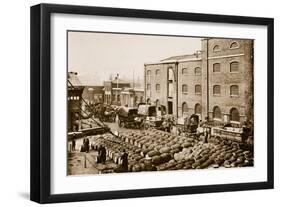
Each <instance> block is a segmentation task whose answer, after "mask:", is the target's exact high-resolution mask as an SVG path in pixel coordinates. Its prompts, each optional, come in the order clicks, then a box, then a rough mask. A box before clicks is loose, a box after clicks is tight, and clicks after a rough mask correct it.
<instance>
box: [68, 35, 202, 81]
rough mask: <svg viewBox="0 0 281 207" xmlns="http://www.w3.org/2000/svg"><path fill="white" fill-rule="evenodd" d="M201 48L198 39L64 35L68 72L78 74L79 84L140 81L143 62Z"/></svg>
mask: <svg viewBox="0 0 281 207" xmlns="http://www.w3.org/2000/svg"><path fill="white" fill-rule="evenodd" d="M200 49H201V39H200V38H190V37H171V36H151V35H129V34H110V33H94V32H69V33H68V71H75V72H78V75H79V78H80V80H81V82H82V83H83V84H87V85H101V84H102V83H103V81H104V80H108V79H109V76H110V74H113V75H114V76H115V75H116V74H117V73H119V75H120V78H130V79H132V78H133V71H134V75H135V79H137V78H138V77H139V78H141V79H142V78H143V71H144V63H149V62H158V61H160V60H162V59H165V58H168V57H170V56H174V55H184V54H192V53H194V52H195V51H196V50H200Z"/></svg>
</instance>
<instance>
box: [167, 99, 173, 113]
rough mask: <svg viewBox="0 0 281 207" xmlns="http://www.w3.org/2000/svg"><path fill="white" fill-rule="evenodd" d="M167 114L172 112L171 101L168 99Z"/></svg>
mask: <svg viewBox="0 0 281 207" xmlns="http://www.w3.org/2000/svg"><path fill="white" fill-rule="evenodd" d="M168 114H173V102H172V101H168Z"/></svg>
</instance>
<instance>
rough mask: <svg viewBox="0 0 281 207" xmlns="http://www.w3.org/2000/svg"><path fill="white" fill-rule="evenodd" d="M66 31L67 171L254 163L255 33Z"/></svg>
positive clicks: (86, 172) (83, 172)
mask: <svg viewBox="0 0 281 207" xmlns="http://www.w3.org/2000/svg"><path fill="white" fill-rule="evenodd" d="M66 35H67V48H66V50H67V59H66V61H67V137H66V139H67V175H69V176H71V175H94V174H107V173H134V172H150V171H172V170H195V171H197V170H201V169H205V170H206V169H207V170H212V169H214V170H223V169H224V168H237V169H238V168H242V167H254V130H253V129H254V78H253V74H254V40H253V39H239V38H237V39H235V38H228V37H223V38H222V37H191V36H190V37H189V36H173V35H170V36H168V35H155V34H133V33H132V34H130V33H109V32H99V31H75V30H69V31H67V34H66ZM155 173H158V172H155Z"/></svg>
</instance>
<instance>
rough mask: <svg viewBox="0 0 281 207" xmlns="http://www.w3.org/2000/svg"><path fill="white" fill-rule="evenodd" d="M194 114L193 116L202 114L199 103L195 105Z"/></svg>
mask: <svg viewBox="0 0 281 207" xmlns="http://www.w3.org/2000/svg"><path fill="white" fill-rule="evenodd" d="M194 112H195V114H200V115H201V113H202V107H201V105H200V104H199V103H197V104H195V107H194Z"/></svg>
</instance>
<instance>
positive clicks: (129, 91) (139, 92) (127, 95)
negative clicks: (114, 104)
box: [121, 88, 144, 107]
mask: <svg viewBox="0 0 281 207" xmlns="http://www.w3.org/2000/svg"><path fill="white" fill-rule="evenodd" d="M143 102H144V90H143V89H140V88H135V89H134V88H124V89H123V90H122V91H121V105H122V106H125V105H127V106H128V107H137V106H138V104H139V103H143Z"/></svg>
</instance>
